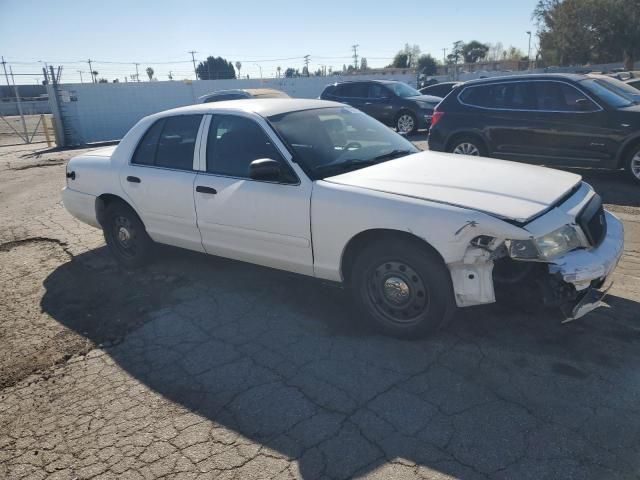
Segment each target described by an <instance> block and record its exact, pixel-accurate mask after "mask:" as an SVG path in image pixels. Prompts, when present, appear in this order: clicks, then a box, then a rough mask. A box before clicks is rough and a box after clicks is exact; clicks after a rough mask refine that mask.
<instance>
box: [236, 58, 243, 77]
mask: <svg viewBox="0 0 640 480" xmlns="http://www.w3.org/2000/svg"><path fill="white" fill-rule="evenodd" d="M236 68H237V69H238V78H240V69H241V68H242V63H241V62H236Z"/></svg>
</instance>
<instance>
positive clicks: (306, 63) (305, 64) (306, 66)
mask: <svg viewBox="0 0 640 480" xmlns="http://www.w3.org/2000/svg"><path fill="white" fill-rule="evenodd" d="M304 68H306V70H307V77H308V76H309V55H305V56H304Z"/></svg>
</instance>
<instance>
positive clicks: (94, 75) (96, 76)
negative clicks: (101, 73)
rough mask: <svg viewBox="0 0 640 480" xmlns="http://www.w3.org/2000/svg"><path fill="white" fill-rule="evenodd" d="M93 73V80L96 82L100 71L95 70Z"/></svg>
mask: <svg viewBox="0 0 640 480" xmlns="http://www.w3.org/2000/svg"><path fill="white" fill-rule="evenodd" d="M91 75H92V76H93V81H94V83H95V82H97V81H98V71H97V70H94V71H93V72H91Z"/></svg>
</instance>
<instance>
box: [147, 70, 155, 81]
mask: <svg viewBox="0 0 640 480" xmlns="http://www.w3.org/2000/svg"><path fill="white" fill-rule="evenodd" d="M153 73H154V72H153V68H151V67H147V76H148V77H149V81H151V80H153Z"/></svg>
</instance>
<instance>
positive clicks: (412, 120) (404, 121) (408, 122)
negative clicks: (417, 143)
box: [396, 112, 418, 135]
mask: <svg viewBox="0 0 640 480" xmlns="http://www.w3.org/2000/svg"><path fill="white" fill-rule="evenodd" d="M396 130H397V131H398V133H404V134H406V135H411V134H412V133H415V132H416V130H418V121H417V120H416V116H415V115H414V114H413V113H411V112H400V113H399V114H398V116H397V117H396Z"/></svg>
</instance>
